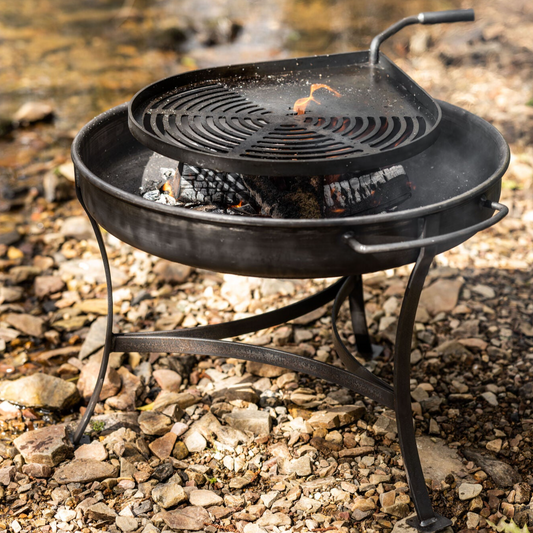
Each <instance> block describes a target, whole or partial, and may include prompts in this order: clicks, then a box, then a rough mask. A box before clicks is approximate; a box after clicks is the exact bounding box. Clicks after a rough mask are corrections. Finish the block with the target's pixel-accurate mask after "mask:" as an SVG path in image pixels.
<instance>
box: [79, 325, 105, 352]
mask: <svg viewBox="0 0 533 533" xmlns="http://www.w3.org/2000/svg"><path fill="white" fill-rule="evenodd" d="M106 328H107V317H105V316H102V317H98V318H97V319H96V320H95V321H94V322H93V323H92V324H91V327H90V328H89V333H87V337H85V340H84V341H83V344H82V346H81V350H80V353H79V356H78V357H79V358H80V359H81V360H83V359H85V358H86V357H87V356H89V355H91V354H92V353H94V352H96V350H99V349H100V348H101V347H102V346H103V345H104V343H105V333H106Z"/></svg>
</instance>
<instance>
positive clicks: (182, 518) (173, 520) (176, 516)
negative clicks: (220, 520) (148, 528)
mask: <svg viewBox="0 0 533 533" xmlns="http://www.w3.org/2000/svg"><path fill="white" fill-rule="evenodd" d="M156 518H158V519H160V520H163V521H164V522H165V524H166V525H167V526H168V527H170V528H171V529H188V530H190V531H201V530H204V527H205V525H206V524H207V523H208V522H210V518H209V513H208V512H207V511H206V510H205V509H204V508H203V507H194V506H191V507H185V508H184V509H178V510H176V511H162V512H160V513H158V514H157V515H156V516H155V517H154V520H155V519H156Z"/></svg>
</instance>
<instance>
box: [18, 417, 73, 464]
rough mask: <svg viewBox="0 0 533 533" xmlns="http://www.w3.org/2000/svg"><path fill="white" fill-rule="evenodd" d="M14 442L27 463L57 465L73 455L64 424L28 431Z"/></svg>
mask: <svg viewBox="0 0 533 533" xmlns="http://www.w3.org/2000/svg"><path fill="white" fill-rule="evenodd" d="M13 444H14V445H15V447H16V448H17V450H18V451H19V452H20V453H21V455H22V457H24V460H25V461H26V462H27V463H39V464H43V465H47V466H56V465H57V464H59V463H61V462H62V461H64V460H65V459H67V458H68V457H71V456H72V450H73V447H72V444H71V443H70V440H69V439H68V437H67V433H66V426H65V425H64V424H60V425H56V426H48V427H44V428H41V429H34V430H33V431H28V432H27V433H23V434H22V435H21V436H20V437H17V438H16V439H15V440H14V441H13Z"/></svg>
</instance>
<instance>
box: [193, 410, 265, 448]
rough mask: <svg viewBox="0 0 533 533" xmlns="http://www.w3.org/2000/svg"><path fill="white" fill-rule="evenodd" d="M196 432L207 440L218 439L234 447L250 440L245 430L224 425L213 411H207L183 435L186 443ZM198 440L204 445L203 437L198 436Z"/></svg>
mask: <svg viewBox="0 0 533 533" xmlns="http://www.w3.org/2000/svg"><path fill="white" fill-rule="evenodd" d="M256 412H257V411H256ZM194 433H197V434H200V435H201V436H202V437H204V439H205V440H206V441H214V440H217V441H219V442H220V443H221V444H224V445H226V446H230V447H233V448H234V447H235V446H237V445H238V444H239V443H242V442H248V441H249V440H250V439H249V438H248V437H247V436H246V434H245V433H244V432H243V431H241V430H239V429H236V428H234V427H231V426H223V425H222V424H221V423H220V422H219V421H218V418H217V417H216V416H215V415H214V414H213V413H211V412H209V413H206V414H205V415H204V416H203V417H202V418H201V419H200V420H198V421H197V422H195V423H194V424H193V425H192V426H191V428H190V430H189V431H188V432H187V433H186V434H185V435H184V437H183V440H184V442H185V443H186V444H187V443H188V442H189V440H190V438H191V435H192V434H194ZM196 441H197V442H198V445H199V446H202V440H201V439H198V438H196ZM206 444H207V442H206ZM193 446H194V444H193ZM187 448H189V444H187ZM204 448H205V446H204ZM189 451H192V450H191V448H189ZM199 451H201V450H199Z"/></svg>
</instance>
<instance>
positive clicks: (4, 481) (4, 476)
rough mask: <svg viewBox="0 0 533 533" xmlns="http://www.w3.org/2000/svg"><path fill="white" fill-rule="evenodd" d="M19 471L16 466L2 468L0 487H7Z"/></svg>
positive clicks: (0, 470)
mask: <svg viewBox="0 0 533 533" xmlns="http://www.w3.org/2000/svg"><path fill="white" fill-rule="evenodd" d="M16 473H17V469H16V468H15V467H14V466H5V467H4V468H0V485H5V486H6V487H7V486H8V485H9V484H10V483H11V482H12V481H13V478H14V477H15V474H16Z"/></svg>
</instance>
